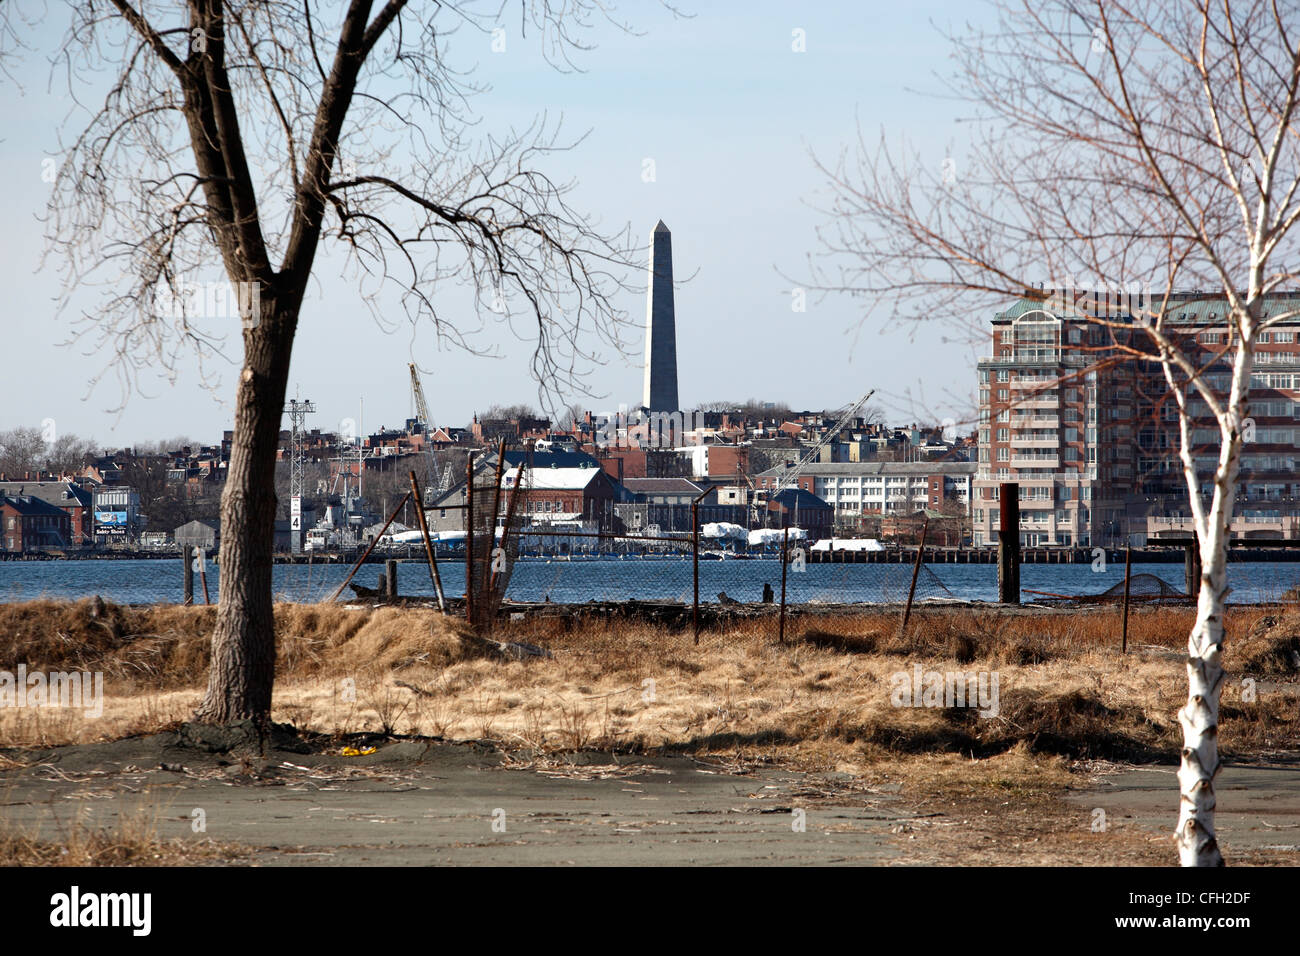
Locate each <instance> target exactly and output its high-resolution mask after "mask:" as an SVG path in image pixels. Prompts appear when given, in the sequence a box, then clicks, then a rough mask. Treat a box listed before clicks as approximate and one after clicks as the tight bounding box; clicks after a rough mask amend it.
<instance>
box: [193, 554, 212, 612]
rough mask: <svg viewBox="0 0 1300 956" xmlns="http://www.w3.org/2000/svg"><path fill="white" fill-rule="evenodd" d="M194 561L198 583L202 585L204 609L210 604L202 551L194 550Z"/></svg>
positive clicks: (206, 571)
mask: <svg viewBox="0 0 1300 956" xmlns="http://www.w3.org/2000/svg"><path fill="white" fill-rule="evenodd" d="M194 560H195V561H196V562H198V565H199V583H200V584H202V585H203V604H204V606H205V607H206V606H207V605H209V604H211V603H212V602H211V601H209V600H208V570H207V567H206V562H205V561H204V560H203V549H202V548H195V549H194Z"/></svg>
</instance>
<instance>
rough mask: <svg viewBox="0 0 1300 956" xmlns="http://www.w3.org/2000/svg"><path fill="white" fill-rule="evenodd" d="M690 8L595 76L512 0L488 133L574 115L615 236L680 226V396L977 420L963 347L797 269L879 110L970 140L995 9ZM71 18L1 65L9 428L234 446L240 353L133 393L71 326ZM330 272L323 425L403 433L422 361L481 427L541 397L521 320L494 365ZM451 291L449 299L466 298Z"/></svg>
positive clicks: (896, 121) (320, 285) (488, 65)
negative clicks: (558, 65)
mask: <svg viewBox="0 0 1300 956" xmlns="http://www.w3.org/2000/svg"><path fill="white" fill-rule="evenodd" d="M55 6H56V5H55V4H53V3H52V4H51V8H52V9H53V8H54V7H55ZM680 8H681V9H682V10H684V11H685V12H687V13H690V14H692V16H690V17H677V16H674V15H673V14H672V12H671V11H670V10H668V9H665V8H663V7H661V6H658V5H655V4H651V3H635V4H630V5H627V6H625V7H624V8H623V9H622V10H621V15H622V16H623V17H624V18H625V19H626V20H628V21H630V22H631V23H632V25H633V26H634V27H635V32H633V33H625V32H621V31H619V30H617V29H614V28H612V27H609V26H598V27H597V28H595V29H594V30H592V31H591V32H590V33H588V34H587V35H586V39H587V41H588V42H591V43H593V44H595V48H594V49H592V50H589V51H585V52H580V53H578V54H576V55H575V62H576V64H577V66H578V67H580V69H581V71H580V72H560V71H557V70H555V69H553V68H551V67H550V66H548V65H547V63H546V61H545V60H544V59H543V57H542V56H541V55H540V52H539V46H538V44H537V42H536V37H535V36H531V35H530V36H520V35H519V34H518V23H517V20H518V13H517V8H516V7H515V6H514V5H513V4H511V5H509V6H508V8H507V9H508V10H509V11H511V12H513V16H511V15H509V14H508V15H507V16H506V17H505V18H504V20H503V23H502V27H503V29H504V30H505V34H504V37H505V50H504V51H501V52H494V51H493V49H492V37H491V36H489V35H486V34H482V33H474V32H463V33H461V34H460V35H458V36H457V37H455V38H454V39H453V43H455V44H457V45H458V47H457V49H456V50H455V52H456V54H457V55H458V56H459V57H461V58H462V59H461V61H462V62H465V63H470V64H474V65H475V67H476V72H475V74H474V78H475V81H476V82H480V83H485V84H487V85H488V86H489V87H490V89H489V90H488V92H486V93H484V94H483V95H482V96H480V97H478V98H477V99H476V100H475V103H474V108H475V112H476V114H477V115H479V116H481V117H482V118H483V129H484V130H485V131H490V130H496V129H502V128H504V127H505V126H507V125H510V124H514V125H521V124H525V123H527V121H528V120H529V119H530V118H531V117H533V116H536V115H537V114H540V113H543V112H545V113H547V115H548V116H550V117H552V118H555V117H557V116H560V115H562V116H563V128H564V129H565V130H566V131H568V132H569V133H571V134H573V135H578V134H581V133H583V132H586V133H587V136H586V138H585V139H584V140H583V141H582V143H581V144H580V145H579V146H578V147H577V148H576V149H574V150H573V151H571V152H568V153H565V154H563V159H562V166H561V168H560V169H559V170H558V172H559V173H560V178H570V177H571V178H573V179H574V180H576V184H577V185H576V189H575V192H574V193H573V195H572V197H571V200H572V203H573V205H574V206H575V207H576V208H578V209H579V210H581V211H583V212H584V213H585V214H587V215H589V216H590V217H591V218H592V219H593V220H594V221H596V222H598V223H599V224H600V225H601V226H602V227H603V228H606V229H610V230H617V229H619V228H621V227H622V226H623V225H625V224H630V225H631V227H632V229H633V230H634V232H635V233H636V234H637V235H638V236H639V237H640V241H641V242H642V243H643V244H645V243H648V240H649V235H650V232H651V230H652V229H653V227H654V225H655V223H656V222H657V221H658V220H660V219H662V220H663V221H664V222H665V223H666V224H667V225H668V226H669V228H670V229H671V230H672V234H673V258H674V267H675V271H676V278H677V279H678V280H679V287H678V289H677V293H676V314H677V351H678V383H679V391H680V399H681V402H682V403H683V405H684V406H685V407H688V408H689V407H692V406H693V405H695V404H697V403H702V402H716V401H723V400H736V401H744V400H746V399H749V398H758V399H764V400H769V401H777V402H783V403H786V404H788V405H790V406H791V407H793V408H796V409H802V408H809V409H822V408H838V407H842V406H845V405H848V404H850V403H851V402H853V401H854V400H856V399H857V398H858V397H859V396H860V395H861V394H862V393H863V392H865V391H866V390H867V389H869V388H875V389H877V390H878V396H877V397H876V398H875V399H873V404H874V405H876V406H877V407H878V408H880V409H881V410H882V411H884V412H885V414H886V416H887V418H888V419H889V420H890V421H892V422H895V423H898V424H903V423H906V422H909V421H911V420H913V417H915V415H916V412H917V408H918V406H920V407H923V408H924V410H925V413H926V414H927V415H930V416H931V417H932V418H933V421H935V422H937V421H941V420H942V419H943V418H944V417H947V416H952V417H954V418H956V419H957V420H965V419H966V418H968V417H969V416H970V414H971V411H970V409H971V405H972V398H973V393H974V388H975V384H974V380H975V369H974V359H975V355H974V352H973V351H972V349H971V347H970V346H969V345H968V344H957V343H950V342H944V341H935V340H934V339H933V338H932V337H926V335H925V334H924V333H917V334H916V335H912V334H909V333H908V331H907V330H905V329H899V328H897V327H890V328H882V327H881V322H880V317H879V316H873V318H872V319H871V320H870V323H869V324H864V323H863V322H862V318H861V313H860V303H857V302H855V301H854V300H851V299H848V298H834V297H829V298H823V299H818V298H817V297H816V296H811V297H810V298H809V299H808V301H807V311H805V312H802V313H796V312H794V311H792V308H791V304H792V297H791V291H792V286H793V285H794V284H795V283H793V282H792V281H791V278H798V277H800V276H804V275H807V274H808V269H807V266H806V260H807V256H808V255H809V254H815V253H816V252H817V251H818V245H817V239H816V235H815V230H816V228H817V226H818V225H820V224H825V222H826V220H825V217H824V214H823V213H821V212H819V210H818V204H819V202H820V201H823V200H824V199H825V197H826V183H825V182H824V179H823V177H822V176H821V174H820V173H818V171H817V170H816V169H815V168H814V165H813V160H812V157H811V156H810V152H815V153H816V154H817V155H818V156H820V157H822V158H823V159H825V160H832V159H833V158H834V157H835V156H836V155H837V154H838V152H839V151H840V150H841V149H843V148H845V147H846V146H851V145H852V143H853V141H854V140H855V138H856V128H857V127H856V124H857V123H858V122H860V123H861V125H862V127H863V129H864V130H865V132H866V133H867V135H868V136H869V137H870V138H874V137H875V136H877V135H878V134H879V133H880V132H882V131H883V133H884V134H885V135H886V136H887V137H889V138H890V140H891V141H894V142H899V141H901V140H903V139H906V140H907V142H908V143H909V144H911V145H912V146H914V147H916V148H917V149H919V151H920V154H921V156H922V157H923V158H926V157H932V158H933V161H934V164H935V167H936V168H939V167H940V165H941V164H942V163H943V161H944V159H945V158H946V157H947V156H948V155H949V154H950V153H951V152H952V144H953V143H954V142H958V141H960V139H961V136H962V129H961V127H960V125H959V124H958V122H957V119H958V115H957V107H955V106H954V104H953V103H952V102H951V101H948V100H945V99H944V98H942V97H941V96H939V95H936V94H939V93H941V92H942V85H941V81H940V79H939V76H941V75H943V74H944V73H946V71H947V70H948V68H949V61H948V52H949V48H948V45H947V41H945V40H944V38H943V36H942V33H941V30H942V29H947V28H954V29H956V28H962V27H963V25H964V24H965V23H967V22H968V21H969V20H971V19H972V18H974V17H977V16H978V15H981V14H982V11H981V10H980V9H979V8H978V7H976V6H975V5H972V4H970V3H961V2H927V0H913V2H908V3H896V2H891V3H882V2H877V0H870V2H844V3H838V2H836V3H832V2H825V3H815V4H809V3H788V2H787V3H779V2H755V3H739V2H736V3H715V2H708V0H699V2H697V3H694V4H690V3H683V4H681V7H680ZM56 21H57V17H54V16H53V15H52V16H51V19H50V20H49V21H47V22H46V23H43V24H41V25H40V26H39V27H38V28H37V29H36V32H35V34H34V35H32V36H31V37H30V38H29V42H30V43H31V45H32V47H33V48H34V51H33V52H29V53H28V54H27V55H26V57H25V59H24V60H23V61H22V62H21V63H20V64H19V66H18V68H17V69H16V70H15V72H16V74H17V79H18V82H17V83H15V82H13V81H12V80H9V79H5V78H3V77H0V221H3V222H4V224H5V226H4V229H3V230H0V279H2V280H3V288H4V289H5V291H6V294H5V296H4V301H3V304H2V305H0V310H2V311H0V315H3V327H4V333H5V334H4V336H3V338H2V339H0V430H3V429H6V428H12V427H14V426H18V425H28V426H38V427H39V426H40V425H41V423H42V422H45V421H47V420H51V421H53V422H55V423H56V424H57V429H58V431H59V432H60V433H68V432H72V433H76V434H78V435H81V436H83V437H90V438H93V439H94V440H96V441H97V442H98V443H99V444H100V445H101V446H102V447H105V448H118V447H124V446H129V445H134V444H136V443H142V442H155V441H159V440H167V439H171V438H174V437H188V438H191V439H193V440H195V441H198V442H202V443H208V442H215V441H216V440H217V439H219V438H220V435H221V432H222V430H223V429H227V428H230V427H232V421H233V406H232V400H233V394H234V385H235V377H236V374H237V371H238V369H237V367H236V365H235V364H234V361H235V359H236V358H237V355H235V353H234V352H231V353H230V354H231V359H230V360H229V361H226V362H220V361H219V362H217V363H215V364H213V363H207V364H206V365H205V367H204V369H203V370H202V373H201V372H200V369H199V367H198V365H197V363H196V362H188V361H187V362H185V363H183V364H182V365H181V366H180V368H179V374H178V375H177V376H176V377H175V380H174V381H168V380H167V379H166V378H164V377H162V376H161V375H157V376H146V377H145V379H144V380H143V382H142V386H141V388H140V389H139V390H138V391H136V392H134V393H133V394H132V395H131V396H130V397H129V399H128V401H127V403H126V404H125V406H124V407H122V408H120V409H117V408H116V406H118V405H119V402H120V396H119V392H118V389H117V385H116V382H115V381H114V380H113V379H112V378H111V377H109V378H108V379H105V380H102V381H100V382H99V383H98V384H95V380H96V378H97V376H99V375H100V373H101V372H102V371H103V370H104V368H105V364H106V360H105V358H104V357H103V356H101V355H96V354H93V350H92V349H90V348H88V347H87V346H86V340H85V339H82V340H81V341H73V343H72V344H71V345H67V344H64V343H66V342H67V340H68V338H69V336H70V335H71V334H72V333H73V331H74V330H73V326H72V324H71V322H70V320H69V313H75V311H76V308H77V306H78V305H79V302H78V300H77V297H76V293H74V294H73V298H72V299H71V300H70V301H69V302H68V303H66V305H67V309H65V314H64V315H63V316H62V317H59V316H58V315H57V313H58V310H59V306H60V303H61V302H62V298H61V296H62V292H61V287H60V282H59V276H58V274H57V269H56V265H57V263H56V262H54V261H50V260H48V259H47V261H46V264H45V266H44V268H42V267H41V261H42V253H43V251H44V249H45V242H44V226H43V224H42V222H41V221H40V217H41V216H42V215H43V212H44V209H45V203H46V201H47V199H48V189H49V186H48V185H47V184H46V183H44V182H43V180H42V177H41V172H42V165H41V164H42V160H43V159H45V158H46V157H48V156H50V155H52V154H55V153H56V151H57V148H58V143H59V142H60V131H61V130H62V135H63V136H64V137H67V136H68V134H69V132H70V131H71V132H75V129H73V126H75V122H74V121H75V114H74V113H73V112H72V111H71V110H70V106H69V100H68V97H67V93H66V84H65V81H64V80H63V79H62V78H61V77H59V76H58V75H57V74H55V75H52V74H51V71H50V68H49V65H48V61H47V59H46V58H47V57H48V55H49V54H50V53H51V52H52V51H53V50H54V49H55V45H56V43H57V41H58V38H59V35H60V33H61V31H62V24H61V23H59V22H56ZM796 31H802V34H797V33H796ZM800 37H802V39H803V46H804V49H803V50H802V51H797V50H796V49H795V47H796V46H798V45H799V43H798V42H797V41H798V40H799V38H800ZM499 45H500V44H499V42H498V46H499ZM92 82H93V81H92ZM69 117H71V119H69ZM646 160H652V161H653V164H654V177H653V180H652V181H647V177H646V176H645V174H644V173H645V170H646ZM316 274H317V277H318V281H316V282H315V283H314V284H313V287H312V292H311V293H309V296H308V299H307V301H306V302H305V303H304V307H303V311H302V316H301V320H300V325H299V331H298V337H297V341H296V343H295V347H294V353H293V363H292V368H291V373H290V379H289V382H290V384H289V393H290V396H294V395H297V396H298V397H301V398H304V399H311V400H312V401H314V402H315V403H316V406H317V413H316V414H315V415H313V416H311V417H310V418H309V419H308V425H309V426H312V427H320V428H322V429H325V430H329V429H334V428H338V427H340V423H341V422H344V421H345V420H348V419H351V420H353V421H355V420H357V419H358V418H359V419H360V427H361V429H363V430H365V431H370V430H373V429H375V428H378V427H379V426H381V425H386V426H390V427H391V426H400V425H401V423H402V421H403V420H404V419H405V418H406V417H407V416H409V415H410V414H411V411H412V402H411V397H410V389H409V384H408V383H409V377H408V375H407V363H408V362H412V361H414V362H416V363H417V365H418V366H419V367H420V368H421V369H422V370H423V375H422V378H423V386H424V390H425V394H426V396H427V398H428V401H429V405H430V410H431V414H432V417H433V418H434V420H435V422H436V423H438V424H447V425H465V424H467V423H468V422H469V421H470V419H471V417H472V415H473V414H474V412H475V411H482V410H485V409H486V408H487V407H488V406H490V405H493V404H503V405H504V404H513V403H517V402H526V403H530V404H533V405H537V404H538V393H537V384H536V382H534V381H532V380H530V377H529V359H530V355H531V348H530V346H529V344H528V343H527V342H526V341H520V340H518V339H516V338H514V337H513V336H511V335H510V334H508V333H507V332H506V331H505V330H504V329H503V328H502V327H501V326H489V327H488V328H487V329H486V330H485V332H484V334H481V335H479V336H478V337H477V338H476V339H475V340H474V343H475V344H476V345H477V346H479V347H481V348H493V349H494V350H495V351H496V352H497V353H498V357H487V356H476V355H471V354H467V353H466V352H464V351H461V350H458V349H456V348H454V347H451V346H445V345H444V346H442V347H441V348H440V347H439V345H438V343H437V341H436V339H435V337H434V336H433V335H432V334H431V332H430V331H429V330H428V329H417V330H411V329H410V328H409V327H403V326H401V325H400V323H394V325H396V326H397V328H396V331H385V330H384V329H383V328H381V327H380V325H378V324H377V323H376V322H375V320H374V319H373V318H372V317H371V314H370V313H369V312H368V311H367V309H366V307H365V306H364V304H363V303H362V302H361V301H360V298H359V296H358V295H357V290H356V287H355V284H354V283H351V282H349V281H347V280H346V279H345V278H344V277H342V275H341V274H340V271H339V269H338V268H337V264H336V263H331V262H330V261H329V260H328V259H318V260H317V270H316ZM640 281H644V279H643V277H642V278H641V280H640ZM440 294H443V293H440ZM445 294H446V295H448V296H450V297H451V298H449V299H448V300H447V301H448V302H449V303H451V305H450V306H449V309H450V311H452V312H454V311H455V306H456V304H457V303H458V302H461V301H463V299H457V298H455V296H457V295H462V294H461V293H458V292H456V291H454V290H453V291H449V292H447V293H445ZM617 304H618V305H619V307H620V308H622V309H625V310H627V312H628V313H629V316H630V317H631V319H632V320H633V321H635V322H636V323H638V324H640V325H643V324H644V316H645V303H644V297H643V296H641V295H637V294H635V293H631V292H629V293H627V294H625V295H622V296H620V298H619V300H618V302H617ZM383 307H384V301H383V300H381V308H383ZM391 307H392V308H393V310H394V313H395V312H396V303H395V302H394V303H392V306H391ZM232 341H233V342H234V344H236V345H237V339H234V340H232ZM629 342H630V344H631V349H630V351H629V353H628V354H626V355H619V354H616V353H613V354H611V353H610V352H608V351H607V350H606V351H605V352H604V354H603V356H602V362H601V364H599V365H597V366H595V367H593V369H592V371H591V372H590V374H589V375H588V376H587V377H586V379H585V382H586V386H587V388H588V390H589V391H590V392H592V393H593V395H594V397H583V396H579V395H568V396H565V399H566V400H567V401H576V402H579V403H580V404H582V405H583V406H584V407H587V408H590V409H592V410H593V411H604V410H613V409H617V408H618V406H619V405H620V403H626V404H628V405H632V406H635V405H637V404H639V402H640V396H641V386H642V361H643V355H642V352H641V348H642V346H643V344H644V341H643V333H640V332H638V333H636V334H635V335H632V336H630V338H629ZM588 344H589V345H590V346H591V347H593V348H595V347H596V345H597V343H596V342H595V341H592V342H590V343H588ZM908 394H910V395H912V396H917V395H923V396H924V400H923V401H921V402H919V403H918V402H914V401H909V400H908V399H906V398H904V396H905V395H908ZM285 427H288V425H287V420H286V424H285Z"/></svg>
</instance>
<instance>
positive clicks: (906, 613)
mask: <svg viewBox="0 0 1300 956" xmlns="http://www.w3.org/2000/svg"><path fill="white" fill-rule="evenodd" d="M929 530H930V519H929V518H926V519H925V521H924V523H922V525H921V546H920V547H919V548H917V549H916V561H915V562H913V564H912V585H911V587H909V588H908V589H907V607H905V608H903V628H902V631H901V632H900V633H899V637H906V636H907V621H908V619H909V618H910V617H911V616H912V598H914V597H915V596H916V577H917V575H918V574H920V573H921V562H922V561H923V560H925V537H926V533H927V532H928V531H929Z"/></svg>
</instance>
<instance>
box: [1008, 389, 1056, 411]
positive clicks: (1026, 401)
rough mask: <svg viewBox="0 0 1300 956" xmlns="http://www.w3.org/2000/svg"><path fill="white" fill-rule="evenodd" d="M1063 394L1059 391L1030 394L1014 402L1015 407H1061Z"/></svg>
mask: <svg viewBox="0 0 1300 956" xmlns="http://www.w3.org/2000/svg"><path fill="white" fill-rule="evenodd" d="M1060 404H1061V396H1060V394H1059V393H1058V392H1047V393H1041V394H1034V395H1030V396H1028V397H1027V398H1022V399H1020V400H1019V401H1017V402H1015V403H1014V404H1013V406H1012V407H1013V408H1051V409H1055V408H1059V407H1060Z"/></svg>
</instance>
